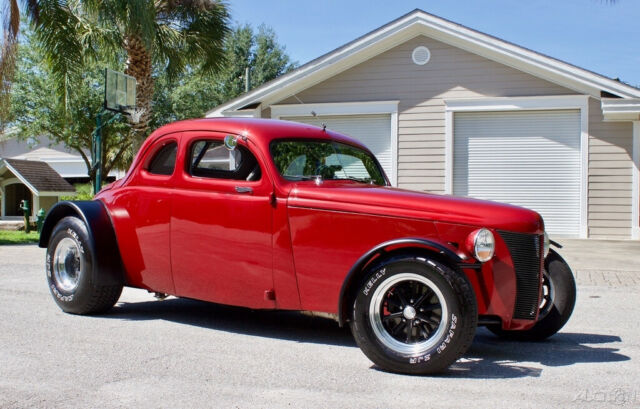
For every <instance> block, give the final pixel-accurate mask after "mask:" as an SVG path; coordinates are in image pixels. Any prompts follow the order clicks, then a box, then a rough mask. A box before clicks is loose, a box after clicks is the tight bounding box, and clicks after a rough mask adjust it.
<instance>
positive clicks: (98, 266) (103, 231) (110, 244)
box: [38, 200, 124, 286]
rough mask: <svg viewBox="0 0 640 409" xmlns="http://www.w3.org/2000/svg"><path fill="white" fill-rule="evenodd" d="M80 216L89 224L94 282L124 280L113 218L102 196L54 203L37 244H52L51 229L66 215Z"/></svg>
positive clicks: (108, 283)
mask: <svg viewBox="0 0 640 409" xmlns="http://www.w3.org/2000/svg"><path fill="white" fill-rule="evenodd" d="M67 216H73V217H77V218H79V219H80V220H82V222H83V223H84V224H85V226H87V231H88V233H89V241H90V244H89V245H90V247H91V256H92V263H93V266H94V269H93V277H92V282H93V283H95V284H96V285H100V286H107V285H118V284H124V274H123V273H124V266H123V264H122V259H121V257H120V251H119V249H118V241H117V239H116V234H115V232H114V230H113V225H112V223H111V218H110V217H109V213H108V211H107V208H106V207H105V205H104V203H102V202H101V201H99V200H91V201H74V202H60V203H58V204H56V205H55V206H53V207H52V208H51V209H50V210H49V212H48V213H47V216H46V218H45V220H44V225H43V226H42V232H41V233H40V241H39V243H38V246H40V247H43V248H46V247H47V246H48V245H49V239H50V238H51V232H52V231H53V228H54V227H55V225H56V224H57V223H58V222H59V221H60V220H62V219H63V218H64V217H67Z"/></svg>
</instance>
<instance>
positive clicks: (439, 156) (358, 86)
mask: <svg viewBox="0 0 640 409" xmlns="http://www.w3.org/2000/svg"><path fill="white" fill-rule="evenodd" d="M418 45H425V46H427V47H428V48H429V49H430V50H431V60H430V62H429V63H428V64H426V65H424V66H418V65H415V64H414V63H413V62H412V61H411V52H412V50H413V49H414V48H415V47H416V46H418ZM573 94H576V92H575V91H572V90H569V89H566V88H564V87H561V86H559V85H556V84H553V83H550V82H547V81H545V80H542V79H539V78H536V77H534V76H531V75H528V74H526V73H523V72H521V71H518V70H515V69H512V68H510V67H507V66H505V65H501V64H499V63H496V62H494V61H490V60H487V59H485V58H483V57H480V56H477V55H475V54H472V53H469V52H467V51H464V50H461V49H458V48H455V47H451V46H449V45H446V44H444V43H441V42H438V41H435V40H433V39H430V38H427V37H422V36H420V37H416V38H414V39H412V40H409V41H408V42H406V43H404V44H401V45H399V46H397V47H395V48H393V49H391V50H388V51H386V52H384V53H383V54H381V55H379V56H376V57H374V58H372V59H370V60H369V61H366V62H364V63H361V64H359V65H357V66H355V67H352V68H350V69H348V70H346V71H344V72H342V73H340V74H338V75H336V76H334V77H332V78H331V79H328V80H326V81H324V82H321V83H319V84H317V85H315V86H313V87H311V88H308V89H306V90H305V91H303V92H300V93H298V94H297V95H296V96H295V97H290V98H287V99H285V100H283V101H279V102H278V104H298V103H300V102H301V101H302V102H304V103H323V102H353V101H381V100H385V101H388V100H398V101H400V105H399V115H398V186H399V187H402V188H408V189H416V190H427V191H433V192H437V193H442V192H444V166H445V165H444V159H445V154H444V148H445V121H444V117H445V115H444V113H445V104H444V100H445V99H455V98H482V97H519V96H547V95H573ZM262 116H263V117H269V116H270V112H269V111H268V110H265V111H263V112H262ZM589 131H590V132H589V133H590V137H589V154H590V156H589V159H590V160H589V184H588V195H589V199H588V220H589V235H590V237H610V238H629V237H630V234H631V228H630V225H631V159H630V158H631V154H630V152H631V144H632V131H631V124H625V123H606V122H602V114H601V109H600V101H598V100H596V99H593V98H592V99H591V100H590V105H589Z"/></svg>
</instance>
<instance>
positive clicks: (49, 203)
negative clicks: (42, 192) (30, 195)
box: [36, 196, 58, 214]
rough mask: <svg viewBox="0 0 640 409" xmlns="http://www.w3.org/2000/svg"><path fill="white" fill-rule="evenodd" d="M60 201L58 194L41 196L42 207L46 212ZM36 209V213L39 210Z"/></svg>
mask: <svg viewBox="0 0 640 409" xmlns="http://www.w3.org/2000/svg"><path fill="white" fill-rule="evenodd" d="M56 203H58V198H57V197H56V196H40V209H44V212H45V214H46V213H47V212H48V211H49V210H50V209H51V208H52V207H53V205H55V204H56ZM40 209H37V210H36V213H37V211H38V210H40Z"/></svg>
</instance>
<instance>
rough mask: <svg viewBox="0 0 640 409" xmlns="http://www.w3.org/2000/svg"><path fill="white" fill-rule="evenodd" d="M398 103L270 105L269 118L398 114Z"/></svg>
mask: <svg viewBox="0 0 640 409" xmlns="http://www.w3.org/2000/svg"><path fill="white" fill-rule="evenodd" d="M399 102H400V101H364V102H335V103H333V102H330V103H320V104H287V105H272V106H271V118H275V119H280V118H282V117H283V116H312V115H313V114H312V111H313V112H314V113H315V114H316V115H373V114H392V113H394V112H395V113H396V114H397V113H398V104H399Z"/></svg>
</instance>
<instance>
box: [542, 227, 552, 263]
mask: <svg viewBox="0 0 640 409" xmlns="http://www.w3.org/2000/svg"><path fill="white" fill-rule="evenodd" d="M550 247H551V240H550V239H549V235H548V234H547V232H546V231H545V232H544V258H547V254H549V248H550Z"/></svg>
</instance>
